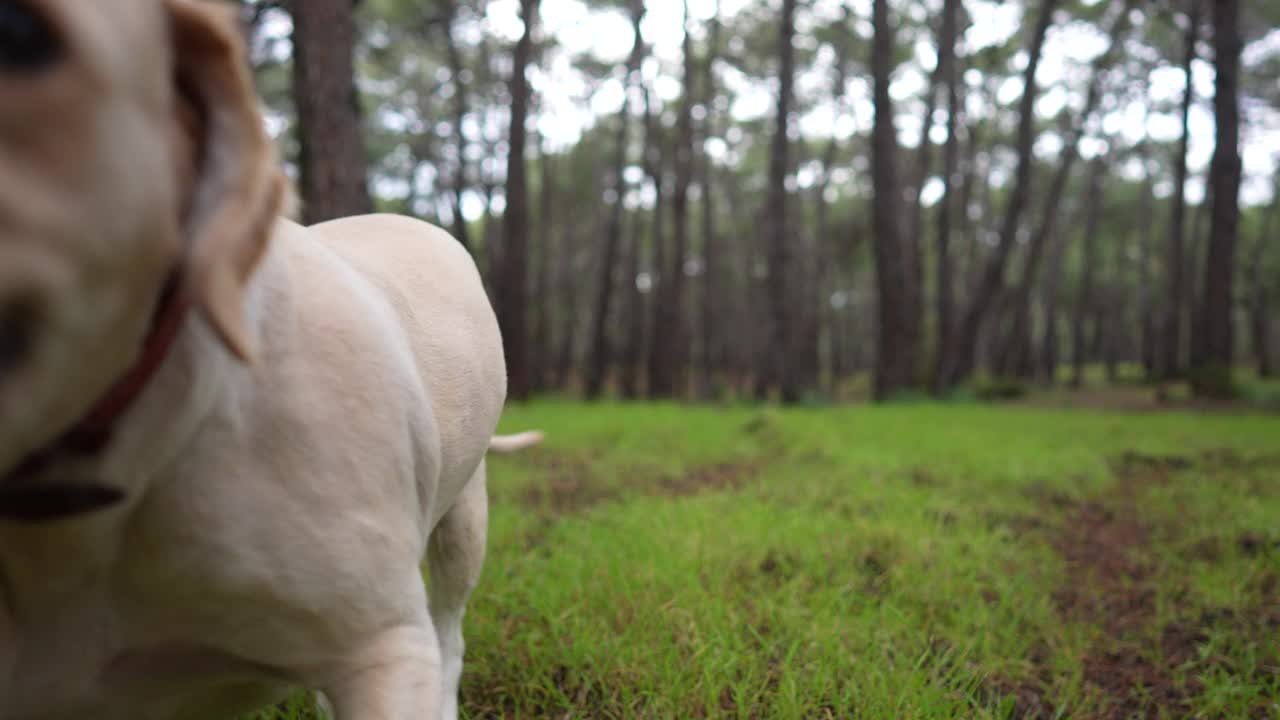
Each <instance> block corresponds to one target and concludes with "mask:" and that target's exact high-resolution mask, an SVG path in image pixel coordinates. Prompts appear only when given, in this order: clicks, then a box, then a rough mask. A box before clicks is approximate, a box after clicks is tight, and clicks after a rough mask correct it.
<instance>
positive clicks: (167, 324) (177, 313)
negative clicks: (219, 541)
mask: <svg viewBox="0 0 1280 720" xmlns="http://www.w3.org/2000/svg"><path fill="white" fill-rule="evenodd" d="M189 307H190V302H189V300H188V297H187V294H186V291H185V288H184V287H183V282H182V277H181V274H180V273H179V272H176V271H175V272H174V273H173V274H172V275H171V276H170V278H169V279H168V281H167V282H166V283H165V286H164V289H163V290H162V292H161V294H160V297H159V299H158V301H157V303H156V308H155V311H154V315H153V317H152V322H151V328H150V330H149V332H148V333H147V336H146V339H145V341H144V343H143V346H142V348H141V351H140V352H139V355H138V359H137V361H136V362H135V363H134V364H133V366H132V367H130V368H129V369H128V370H127V371H126V372H125V373H124V375H122V376H121V377H120V378H119V379H118V380H117V381H116V382H115V383H113V384H112V386H111V387H110V388H108V390H107V392H106V393H104V394H103V395H102V396H101V397H100V398H99V400H98V401H97V402H96V403H94V405H93V406H92V407H91V408H90V410H89V411H88V413H86V414H85V415H84V416H83V417H82V418H81V419H80V421H79V422H77V423H76V424H75V425H74V426H72V427H71V428H70V429H69V430H67V431H66V432H64V433H63V434H62V435H60V436H58V437H57V438H55V439H54V440H53V441H52V442H51V443H49V444H47V445H45V446H44V447H42V448H41V449H39V450H37V451H36V452H33V453H31V454H30V455H28V456H27V457H26V458H24V459H23V460H22V461H21V462H20V463H19V464H18V466H17V467H16V468H15V469H14V470H12V471H10V472H9V473H8V474H6V475H4V476H0V521H6V520H7V521H18V522H27V523H31V522H42V521H48V520H56V519H61V518H65V517H69V516H74V515H79V514H82V513H86V512H92V511H94V510H98V509H101V508H104V507H107V506H109V505H113V504H115V503H116V502H119V501H120V500H122V499H123V498H124V491H123V489H121V488H115V487H111V486H108V485H102V484H99V483H96V482H82V481H76V482H46V481H41V480H42V476H44V475H45V473H46V471H49V470H50V469H51V468H53V467H54V466H56V465H58V464H60V463H64V462H73V461H77V460H84V459H88V458H92V457H93V456H96V455H99V454H101V453H103V452H104V451H106V449H107V448H108V447H109V446H110V444H111V441H112V439H113V437H114V435H115V431H116V426H117V424H118V423H119V422H120V421H121V420H122V419H123V418H124V416H125V415H126V414H128V412H129V411H130V410H131V409H132V408H133V406H134V404H135V403H136V402H137V400H138V398H139V397H140V396H141V395H142V393H143V391H145V390H146V388H147V387H148V386H149V385H150V384H151V382H152V380H153V379H154V378H155V376H156V374H157V372H158V371H159V369H160V367H161V366H162V365H163V364H164V362H165V360H166V358H167V357H168V356H169V353H170V350H171V349H172V347H173V345H174V342H175V341H176V340H177V338H178V335H179V334H180V332H181V330H182V327H183V323H184V321H185V320H186V318H187V316H188V315H189V312H188V310H189Z"/></svg>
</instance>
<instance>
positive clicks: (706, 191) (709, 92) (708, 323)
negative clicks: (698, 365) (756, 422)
mask: <svg viewBox="0 0 1280 720" xmlns="http://www.w3.org/2000/svg"><path fill="white" fill-rule="evenodd" d="M719 53H720V0H716V9H715V14H714V15H712V17H711V20H710V21H709V22H708V28H707V56H706V58H705V59H704V61H703V64H702V106H703V110H704V113H705V114H704V115H703V121H702V139H703V141H704V142H705V141H706V140H708V139H710V138H713V137H716V123H715V111H714V106H715V99H716V79H715V63H716V59H717V58H718V56H719ZM694 155H695V157H698V158H701V162H700V163H698V168H699V170H700V172H701V177H700V178H699V182H700V183H701V184H702V387H701V389H700V391H699V395H701V397H702V398H703V399H704V400H709V399H711V398H713V397H714V396H715V394H716V385H715V373H716V370H717V364H718V363H720V362H721V360H722V359H723V357H724V348H723V343H722V341H721V337H722V334H721V333H722V330H721V328H720V324H721V322H722V320H723V318H722V313H721V312H720V301H721V293H722V292H723V290H722V287H721V280H720V274H721V271H720V239H719V238H718V237H717V236H716V222H715V213H716V205H715V187H714V183H713V180H714V179H715V170H714V168H713V167H712V162H711V157H710V156H709V155H707V153H706V152H705V151H703V152H698V153H694Z"/></svg>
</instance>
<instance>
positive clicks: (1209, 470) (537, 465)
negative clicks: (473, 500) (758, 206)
mask: <svg viewBox="0 0 1280 720" xmlns="http://www.w3.org/2000/svg"><path fill="white" fill-rule="evenodd" d="M531 427H537V428H542V429H544V430H546V431H547V433H548V439H547V442H546V444H545V446H544V447H542V448H538V449H537V450H535V451H532V452H529V453H527V454H525V455H521V456H517V457H512V458H497V459H495V460H494V461H493V463H492V466H491V473H490V475H491V480H490V483H491V484H490V487H491V495H492V507H493V509H492V531H491V535H490V556H489V561H488V565H487V567H486V571H485V576H484V578H483V580H482V584H481V587H480V589H479V591H478V592H477V594H476V597H475V600H474V602H473V604H472V606H471V610H470V613H469V615H468V618H467V634H468V643H469V647H468V655H467V667H466V670H465V673H464V686H463V701H464V707H465V712H466V714H467V716H469V717H472V718H478V717H485V718H490V717H494V718H496V717H505V718H539V717H555V718H588V717H590V718H691V717H725V718H739V717H741V718H749V717H750V718H854V717H867V718H942V717H948V718H950V717H966V718H968V717H976V718H1021V717H1046V718H1050V717H1072V718H1093V717H1107V718H1110V717H1116V718H1124V717H1153V718H1182V717H1205V718H1222V717H1229V718H1235V717H1241V718H1246V717H1256V718H1280V640H1278V638H1280V526H1278V524H1277V518H1280V417H1275V416H1265V415H1259V414H1252V415H1238V416H1231V415H1221V414H1206V413H1178V414H1171V413H1141V414H1136V413H1135V414H1119V413H1104V412H1097V411H1090V410H1079V409H1072V410H1063V409H1058V408H1036V407H1016V408H1009V407H1004V408H994V407H981V406H974V405H953V406H937V405H900V406H889V407H879V408H868V407H864V408H851V409H811V410H789V411H776V410H760V409H750V408H741V409H707V408H704V409H696V408H695V409H690V408H684V407H677V406H653V405H644V406H624V405H611V404H604V405H596V406H585V405H581V404H573V403H551V402H546V403H538V404H534V405H532V406H530V407H527V408H514V409H512V410H510V411H509V412H508V414H507V416H506V419H505V421H504V428H505V429H507V430H518V429H526V428H531ZM303 704H305V703H303ZM276 715H277V716H280V715H283V716H284V717H298V718H300V717H306V716H308V715H309V712H308V711H306V710H305V709H294V710H290V711H287V712H285V713H277V714H276Z"/></svg>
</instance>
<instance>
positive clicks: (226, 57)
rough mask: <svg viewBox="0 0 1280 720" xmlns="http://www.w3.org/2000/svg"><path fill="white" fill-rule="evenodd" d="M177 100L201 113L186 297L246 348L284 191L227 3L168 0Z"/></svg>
mask: <svg viewBox="0 0 1280 720" xmlns="http://www.w3.org/2000/svg"><path fill="white" fill-rule="evenodd" d="M165 6H166V8H167V11H168V13H169V21H170V33H171V42H172V47H173V57H174V62H175V65H176V66H175V68H174V78H175V83H176V92H177V103H179V104H181V103H187V104H189V105H190V106H191V107H192V109H194V111H195V114H196V115H197V116H198V118H199V121H198V122H197V123H195V127H196V128H197V130H196V132H197V133H198V136H197V137H195V138H193V139H192V140H193V143H194V148H195V158H196V169H195V176H194V179H193V183H192V187H191V189H190V192H191V197H190V198H187V199H186V202H185V203H184V205H185V207H186V213H185V217H184V220H183V222H184V233H185V234H186V238H187V240H186V241H187V243H188V247H187V258H186V274H187V282H188V284H189V285H188V287H189V289H190V291H191V292H192V293H193V300H194V301H195V303H196V305H197V307H199V309H200V311H201V312H202V313H203V314H204V316H205V318H206V319H207V320H208V322H209V324H210V325H211V326H212V327H213V329H214V330H215V331H216V332H217V334H218V336H219V338H220V339H221V340H222V342H223V344H224V345H226V347H227V349H228V350H230V351H231V352H232V353H233V354H235V355H236V356H237V357H239V358H240V359H241V360H244V361H246V362H248V361H251V360H252V358H253V346H252V338H251V337H250V336H249V334H248V332H247V330H246V324H245V317H244V313H245V309H244V291H245V286H246V284H247V282H248V280H249V277H250V276H251V275H252V273H253V270H254V268H255V267H256V266H257V264H258V262H259V261H260V260H261V259H262V256H263V254H264V253H265V251H266V249H267V243H268V241H269V239H270V237H271V230H272V226H273V224H274V222H275V220H276V215H277V213H278V212H279V211H280V208H281V204H282V202H283V201H284V199H285V195H286V192H287V180H286V179H285V177H284V175H283V174H282V173H281V171H280V166H279V163H278V162H277V158H276V154H275V146H274V144H273V143H272V142H271V139H270V138H269V137H268V135H267V132H266V129H265V127H264V124H263V118H262V115H261V113H260V111H259V109H258V100H257V96H256V95H255V93H254V89H253V81H252V79H251V77H250V75H249V69H248V66H247V63H246V62H245V53H244V45H243V41H242V39H241V37H240V30H239V25H238V22H237V16H236V14H235V10H234V5H233V4H232V3H224V2H215V1H213V0H165Z"/></svg>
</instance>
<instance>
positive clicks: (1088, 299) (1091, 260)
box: [1071, 156, 1105, 387]
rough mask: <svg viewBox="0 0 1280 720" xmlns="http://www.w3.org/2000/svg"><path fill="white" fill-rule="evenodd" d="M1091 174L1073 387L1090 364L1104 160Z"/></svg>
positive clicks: (1075, 315) (1075, 321)
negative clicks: (1089, 327)
mask: <svg viewBox="0 0 1280 720" xmlns="http://www.w3.org/2000/svg"><path fill="white" fill-rule="evenodd" d="M1093 165H1094V166H1093V169H1092V171H1091V172H1090V173H1089V178H1090V180H1089V189H1088V195H1087V196H1086V199H1085V207H1086V208H1087V209H1086V211H1085V227H1084V253H1083V256H1082V258H1081V261H1080V284H1079V285H1078V287H1077V289H1076V301H1075V307H1074V308H1073V310H1072V313H1071V314H1072V332H1071V337H1072V341H1071V365H1072V375H1071V384H1072V386H1074V387H1080V386H1081V385H1082V384H1084V366H1085V363H1086V362H1087V361H1088V358H1089V355H1090V352H1089V349H1090V348H1089V345H1090V343H1089V339H1088V337H1087V323H1088V318H1089V314H1090V312H1091V311H1092V310H1093V306H1094V299H1093V271H1094V267H1095V266H1096V265H1097V263H1098V217H1099V216H1100V215H1101V214H1102V186H1103V183H1104V177H1103V176H1104V174H1105V170H1104V169H1103V165H1102V160H1101V156H1099V158H1097V159H1095V160H1094V161H1093Z"/></svg>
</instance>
